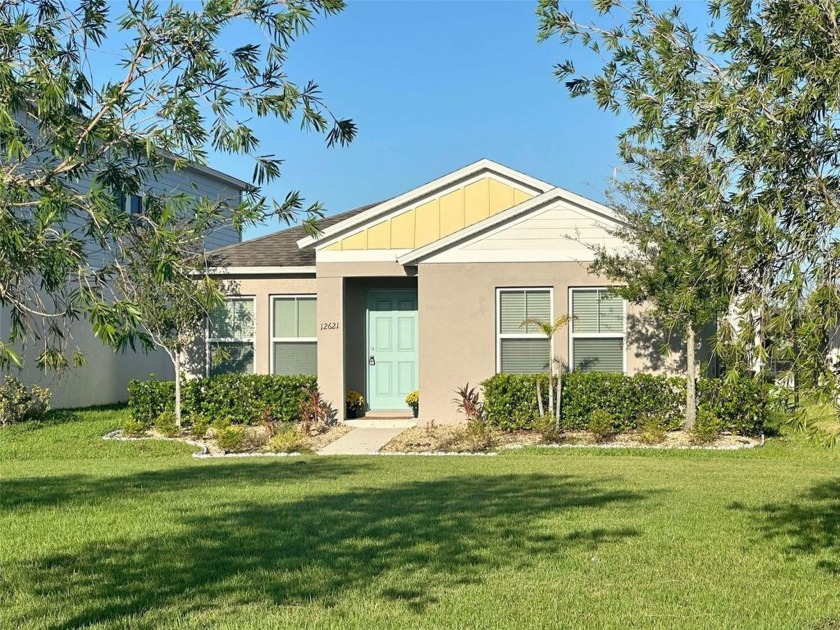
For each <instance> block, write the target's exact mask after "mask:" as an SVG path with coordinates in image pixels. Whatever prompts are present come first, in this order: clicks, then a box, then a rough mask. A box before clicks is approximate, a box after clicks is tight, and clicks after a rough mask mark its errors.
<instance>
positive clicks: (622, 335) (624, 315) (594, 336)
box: [569, 285, 627, 374]
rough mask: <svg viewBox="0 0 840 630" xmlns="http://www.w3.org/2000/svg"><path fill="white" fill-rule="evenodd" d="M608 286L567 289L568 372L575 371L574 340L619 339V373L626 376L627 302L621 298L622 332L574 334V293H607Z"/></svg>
mask: <svg viewBox="0 0 840 630" xmlns="http://www.w3.org/2000/svg"><path fill="white" fill-rule="evenodd" d="M610 289H612V287H610V286H602V285H599V286H591V287H588V286H581V287H569V315H570V317H571V319H570V320H569V371H570V372H574V371H575V339H621V340H622V341H621V373H622V374H627V300H625V299H624V298H621V311H622V312H621V327H622V329H623V330H622V332H620V333H616V332H606V333H600V332H599V333H594V332H579V333H576V332H574V330H575V327H574V324H575V322H574V317H575V311H574V295H573V294H574V292H575V291H609V290H610Z"/></svg>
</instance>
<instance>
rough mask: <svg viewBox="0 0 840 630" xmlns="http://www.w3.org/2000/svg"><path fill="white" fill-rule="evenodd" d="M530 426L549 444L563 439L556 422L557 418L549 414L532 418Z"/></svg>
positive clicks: (561, 431)
mask: <svg viewBox="0 0 840 630" xmlns="http://www.w3.org/2000/svg"><path fill="white" fill-rule="evenodd" d="M531 428H532V429H533V430H534V431H536V432H537V433H539V434H540V435H541V436H542V438H543V440H545V441H546V442H548V443H549V444H553V443H556V442H561V441H562V440H563V430H562V429H561V428H560V426H559V425H558V424H557V418H555V417H554V416H551V415H549V414H545V415H544V416H542V417H541V418H537V419H536V420H534V422H533V424H532V427H531Z"/></svg>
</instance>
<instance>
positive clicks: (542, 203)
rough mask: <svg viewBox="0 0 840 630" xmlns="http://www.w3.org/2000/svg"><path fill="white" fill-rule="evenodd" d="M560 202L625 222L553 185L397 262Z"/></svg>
mask: <svg viewBox="0 0 840 630" xmlns="http://www.w3.org/2000/svg"><path fill="white" fill-rule="evenodd" d="M557 202H566V203H567V204H570V205H572V206H574V207H573V208H572V209H574V210H584V211H585V212H588V213H590V214H595V215H597V216H598V217H600V218H603V219H606V220H607V221H609V222H611V223H614V224H618V223H620V222H621V221H620V219H619V218H618V217H617V215H616V214H615V212H613V211H612V210H611V209H609V208H608V207H606V206H602V205H601V204H599V203H596V202H594V201H590V200H588V199H584V198H583V197H580V196H578V195H575V194H574V193H570V192H568V191H566V190H563V189H562V188H553V189H551V190H549V191H547V192H544V193H542V194H541V195H537V196H536V197H532V198H531V199H528V200H527V201H523V202H522V203H520V204H519V205H516V206H513V207H511V208H508V209H507V210H503V211H501V212H499V213H498V214H495V215H493V216H491V217H487V218H486V219H484V220H482V221H479V222H478V223H474V224H473V225H470V226H468V227H466V228H464V229H463V230H458V231H457V232H454V233H452V234H450V235H449V236H445V237H443V238H441V239H438V240H436V241H432V242H431V243H429V244H428V245H424V246H423V247H418V248H417V249H415V250H413V251H411V252H409V253H408V254H406V255H404V256H400V258H399V259H398V261H397V262H399V263H400V264H401V265H413V264H417V263H418V262H421V261H422V260H423V259H425V258H428V257H429V256H432V255H433V254H435V253H437V252H439V251H441V250H443V249H446V248H448V247H451V246H452V245H456V244H460V245H466V244H468V243H470V242H471V241H473V240H474V239H475V238H476V237H478V236H480V235H481V236H484V235H487V236H490V235H492V234H495V233H498V232H499V231H502V230H505V229H507V228H508V227H510V224H509V222H510V221H514V220H524V219H526V218H527V217H528V216H529V215H531V214H532V213H534V212H536V211H544V210H550V209H551V208H552V204H556V203H557Z"/></svg>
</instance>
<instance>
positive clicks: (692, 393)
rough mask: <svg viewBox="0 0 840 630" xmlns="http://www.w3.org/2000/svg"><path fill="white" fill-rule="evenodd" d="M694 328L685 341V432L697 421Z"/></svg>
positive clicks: (690, 328) (690, 330) (687, 334)
mask: <svg viewBox="0 0 840 630" xmlns="http://www.w3.org/2000/svg"><path fill="white" fill-rule="evenodd" d="M694 351H695V347H694V328H693V326H691V325H690V324H689V326H688V330H687V331H686V341H685V430H686V431H690V430H691V428H692V427H693V426H694V422H695V421H696V420H697V364H696V359H695V356H694Z"/></svg>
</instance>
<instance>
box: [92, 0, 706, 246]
mask: <svg viewBox="0 0 840 630" xmlns="http://www.w3.org/2000/svg"><path fill="white" fill-rule="evenodd" d="M569 4H571V5H572V7H573V9H574V12H575V16H576V17H577V18H578V19H581V20H585V21H589V20H590V19H592V18H593V17H594V13H593V11H592V10H591V6H590V3H589V2H573V3H569ZM655 4H657V5H658V6H657V8H665V7H666V6H667V5H666V4H660V3H655ZM681 5H682V6H683V8H684V14H686V17H689V18H690V21H691V22H693V23H696V24H697V25H698V26H700V25H702V24H703V23H704V22H706V21H707V18H704V17H703V16H704V14H705V3H703V2H682V3H681ZM123 6H124V5H123ZM535 8H536V1H535V0H533V1H508V2H489V1H469V0H467V1H460V2H455V1H429V0H419V1H413V2H405V1H399V0H394V1H386V2H382V1H353V0H350V2H349V3H348V6H347V8H346V9H345V10H344V11H343V12H342V13H340V14H338V15H335V16H330V17H328V18H324V19H320V20H318V22H317V23H316V24H315V25H314V27H313V29H312V30H311V32H310V33H308V34H307V35H305V36H303V37H302V38H301V39H299V40H298V41H297V42H296V43H295V44H294V45H293V47H292V50H291V53H290V58H289V62H288V64H287V69H288V72H289V75H290V76H291V78H292V80H295V81H297V82H298V83H305V82H306V81H307V80H309V79H314V80H315V81H316V82H318V83H319V84H320V86H321V88H322V91H323V93H324V96H325V99H326V101H327V102H328V104H329V105H330V107H331V108H332V109H333V110H334V111H335V112H336V114H337V115H339V116H341V117H350V118H353V119H354V120H355V122H356V123H357V125H358V128H359V134H358V137H357V139H356V141H355V142H353V143H352V144H351V145H350V146H349V147H345V148H332V149H328V148H326V146H325V143H324V141H323V137H322V136H319V135H317V134H314V133H305V132H301V131H300V130H299V128H298V126H297V125H282V124H280V123H278V122H276V121H264V120H263V121H260V120H257V121H254V125H255V128H256V130H257V135H258V137H259V138H260V139H261V141H262V147H261V149H260V151H261V153H273V154H276V155H278V156H280V157H282V158H283V159H285V160H286V162H285V165H284V170H283V177H282V178H281V179H280V180H279V181H277V182H275V183H272V185H271V186H270V187H269V188H267V189H266V193H267V194H268V195H269V196H274V197H277V198H282V197H283V196H285V194H286V192H288V191H289V190H299V191H301V193H302V195H303V196H304V197H305V198H306V199H307V201H315V200H318V201H321V202H323V203H324V204H325V206H326V209H327V214H333V213H337V212H342V211H344V210H348V209H351V208H354V207H357V206H359V205H362V204H365V203H370V202H372V201H377V200H380V199H385V198H388V197H391V196H394V195H397V194H399V193H402V192H405V191H407V190H410V189H412V188H414V187H416V186H419V185H420V184H423V183H425V182H427V181H429V180H431V179H434V178H436V177H439V176H440V175H443V174H445V173H448V172H450V171H452V170H455V169H457V168H459V167H461V166H464V165H466V164H469V163H470V162H473V161H475V160H477V159H479V158H482V157H487V158H490V159H493V160H496V161H498V162H501V163H503V164H505V165H507V166H510V167H512V168H515V169H519V170H522V171H524V172H526V173H528V174H529V175H533V176H534V177H538V178H540V179H543V180H546V181H548V182H551V183H553V184H555V185H557V186H561V187H563V188H567V189H569V190H572V191H574V192H576V193H578V194H581V195H584V196H586V197H590V198H592V199H595V200H599V201H603V200H604V197H605V190H606V188H607V186H608V183H609V180H610V177H611V176H612V173H613V168H614V167H615V166H617V165H618V160H617V158H616V151H615V148H616V141H615V138H616V135H617V134H618V133H619V132H620V131H621V129H622V128H623V127H624V126H625V125H626V121H624V120H622V119H621V118H617V117H616V116H614V115H613V114H611V113H607V112H603V111H600V110H598V108H597V107H596V106H595V105H594V104H593V102H592V100H591V99H589V98H582V99H574V100H573V99H571V98H570V97H569V96H568V94H567V92H566V89H565V88H564V87H563V86H562V85H560V84H559V83H558V82H557V81H556V80H555V78H554V77H553V75H552V69H553V66H554V64H555V63H557V62H559V61H563V60H565V59H572V60H573V61H575V63H576V65H577V66H578V69H579V70H580V69H586V68H587V67H588V68H593V67H594V64H595V61H596V60H595V59H594V58H593V56H592V54H591V53H589V52H588V51H585V50H584V49H582V48H580V47H576V48H570V47H568V46H562V45H561V44H560V43H559V42H558V41H556V40H554V41H549V42H545V43H543V44H537V41H536V34H537V18H536V16H535V14H534V10H535ZM121 9H122V7H117V6H115V7H113V16H112V17H116V16H118V15H120V14H121V13H122V10H121ZM248 37H250V35H249V34H247V33H246V32H244V31H243V32H242V33H241V34H240V33H237V32H232V33H227V34H226V39H228V38H229V39H230V40H231V42H230V43H231V44H232V45H238V44H240V43H241V42H240V41H238V40H240V39H247V38H248ZM103 47H104V48H106V49H108V50H110V51H111V52H109V53H108V54H106V55H104V56H102V62H103V63H113V62H114V61H115V58H116V57H117V55H115V54H114V53H115V52H116V50H117V49H118V48H120V47H121V45H120V42H119V41H118V39H117V38H111V39H110V41H108V42H106V44H105V45H104V46H103ZM231 47H232V46H231ZM210 165H211V166H213V167H215V168H218V169H220V170H223V171H225V172H228V173H230V174H232V175H235V176H238V177H240V178H242V179H245V180H248V181H250V178H251V173H252V168H253V164H252V163H250V162H249V160H247V159H244V158H242V157H241V156H240V157H230V156H224V155H214V156H211V158H210ZM284 227H286V226H285V224H280V223H279V222H277V221H275V222H274V223H273V224H270V225H263V226H259V227H256V228H252V229H249V230H247V231H246V233H245V234H244V237H245V238H253V237H255V236H259V235H262V234H266V233H269V232H273V231H276V230H278V229H282V228H284Z"/></svg>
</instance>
